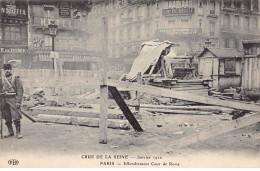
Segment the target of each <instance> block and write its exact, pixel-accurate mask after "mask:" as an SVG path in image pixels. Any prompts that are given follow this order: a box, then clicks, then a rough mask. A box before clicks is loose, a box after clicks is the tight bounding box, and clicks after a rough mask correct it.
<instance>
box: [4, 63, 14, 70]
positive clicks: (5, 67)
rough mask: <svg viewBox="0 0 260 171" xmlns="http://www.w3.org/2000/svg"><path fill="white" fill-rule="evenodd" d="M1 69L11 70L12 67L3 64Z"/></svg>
mask: <svg viewBox="0 0 260 171" xmlns="http://www.w3.org/2000/svg"><path fill="white" fill-rule="evenodd" d="M3 69H4V70H9V69H12V65H11V64H4V66H3Z"/></svg>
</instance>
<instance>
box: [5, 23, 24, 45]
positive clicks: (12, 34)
mask: <svg viewBox="0 0 260 171" xmlns="http://www.w3.org/2000/svg"><path fill="white" fill-rule="evenodd" d="M21 40H22V39H21V29H20V28H19V27H14V26H6V27H4V41H5V42H6V43H7V44H16V43H19V42H21Z"/></svg>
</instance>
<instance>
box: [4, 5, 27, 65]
mask: <svg viewBox="0 0 260 171" xmlns="http://www.w3.org/2000/svg"><path fill="white" fill-rule="evenodd" d="M0 23H1V25H0V65H1V67H2V66H3V63H8V62H10V63H12V62H13V61H17V63H19V64H20V65H21V66H22V67H27V66H29V63H28V60H27V59H28V36H27V33H28V32H27V26H28V8H27V1H26V0H24V1H23V0H19V1H15V0H1V1H0Z"/></svg>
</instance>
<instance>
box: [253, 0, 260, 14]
mask: <svg viewBox="0 0 260 171" xmlns="http://www.w3.org/2000/svg"><path fill="white" fill-rule="evenodd" d="M253 10H254V11H256V12H259V1H258V0H253Z"/></svg>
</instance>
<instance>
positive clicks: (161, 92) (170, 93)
mask: <svg viewBox="0 0 260 171" xmlns="http://www.w3.org/2000/svg"><path fill="white" fill-rule="evenodd" d="M107 83H108V85H109V86H117V87H124V88H131V89H132V90H135V91H141V92H144V93H148V94H152V95H156V96H163V97H171V98H176V99H181V100H185V101H191V102H197V103H204V104H210V105H216V106H224V107H229V108H232V109H241V110H249V111H257V112H258V111H260V106H259V105H255V104H246V103H240V102H235V101H228V100H221V99H216V98H214V97H204V96H199V95H196V94H192V93H188V92H185V91H174V90H168V89H164V88H158V87H153V86H149V85H139V84H136V83H129V82H123V81H117V80H108V81H107Z"/></svg>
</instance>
